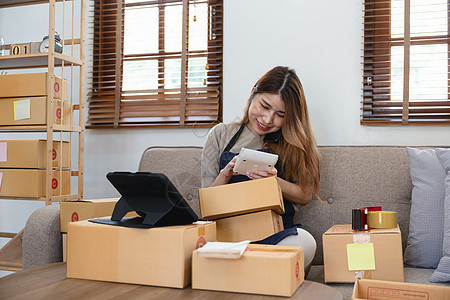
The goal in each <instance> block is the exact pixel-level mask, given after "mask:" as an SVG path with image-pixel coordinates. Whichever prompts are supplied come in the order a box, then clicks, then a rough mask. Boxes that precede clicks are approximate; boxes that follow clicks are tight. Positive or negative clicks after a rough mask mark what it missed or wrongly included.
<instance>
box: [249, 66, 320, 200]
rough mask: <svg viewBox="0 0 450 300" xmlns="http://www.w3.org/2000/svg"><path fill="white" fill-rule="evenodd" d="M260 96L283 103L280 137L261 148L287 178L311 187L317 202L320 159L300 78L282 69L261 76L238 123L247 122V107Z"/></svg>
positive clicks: (287, 69)
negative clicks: (275, 156) (276, 97)
mask: <svg viewBox="0 0 450 300" xmlns="http://www.w3.org/2000/svg"><path fill="white" fill-rule="evenodd" d="M261 93H269V94H277V95H279V96H280V97H281V99H282V100H283V101H284V104H285V115H284V123H283V126H282V127H281V132H282V134H281V136H280V138H279V139H278V140H277V141H276V142H267V143H265V145H264V147H267V148H268V149H269V150H270V151H271V152H272V153H275V154H278V155H279V157H280V159H281V166H282V170H283V173H284V175H285V177H286V179H290V178H292V179H294V180H295V181H297V182H298V183H299V184H301V185H302V186H307V187H313V192H314V195H315V196H316V198H317V199H319V200H320V197H319V182H320V168H321V158H320V154H319V151H318V149H317V145H316V141H315V138H314V133H313V131H312V129H311V124H310V121H309V114H308V107H307V105H306V99H305V94H304V92H303V87H302V84H301V82H300V79H299V78H298V76H297V74H296V73H295V71H294V70H292V69H289V68H287V67H281V66H278V67H275V68H273V69H272V70H270V71H268V72H267V73H266V74H264V75H263V76H262V77H261V78H260V79H259V80H258V82H257V83H256V84H255V86H254V88H253V90H252V94H251V95H250V98H249V99H248V103H247V106H246V108H245V113H244V116H243V118H242V121H241V124H245V123H247V122H248V121H249V117H248V110H249V107H250V105H251V103H252V101H253V99H254V98H255V96H256V95H257V94H261Z"/></svg>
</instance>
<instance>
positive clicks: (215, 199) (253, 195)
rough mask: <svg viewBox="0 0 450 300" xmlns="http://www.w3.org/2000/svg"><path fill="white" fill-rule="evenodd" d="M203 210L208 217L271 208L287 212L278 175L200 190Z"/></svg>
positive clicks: (206, 217) (213, 217)
mask: <svg viewBox="0 0 450 300" xmlns="http://www.w3.org/2000/svg"><path fill="white" fill-rule="evenodd" d="M198 192H199V199H200V210H201V214H202V217H203V218H204V219H206V220H216V219H220V218H225V217H230V216H236V215H242V214H245V213H249V212H256V211H262V210H268V209H271V210H273V211H275V212H277V213H279V214H283V213H284V205H283V196H282V195H281V188H280V186H279V185H278V181H277V179H276V178H275V177H269V178H264V179H255V180H249V181H244V182H238V183H231V184H225V185H220V186H214V187H209V188H203V189H199V191H198Z"/></svg>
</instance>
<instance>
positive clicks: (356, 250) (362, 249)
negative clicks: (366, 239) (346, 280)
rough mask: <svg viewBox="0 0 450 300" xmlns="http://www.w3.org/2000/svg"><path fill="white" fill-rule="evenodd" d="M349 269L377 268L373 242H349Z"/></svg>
mask: <svg viewBox="0 0 450 300" xmlns="http://www.w3.org/2000/svg"><path fill="white" fill-rule="evenodd" d="M347 260H348V269H349V271H362V270H375V252H374V250H373V243H362V244H347Z"/></svg>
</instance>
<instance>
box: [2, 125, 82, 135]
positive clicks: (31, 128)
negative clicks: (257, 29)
mask: <svg viewBox="0 0 450 300" xmlns="http://www.w3.org/2000/svg"><path fill="white" fill-rule="evenodd" d="M53 131H58V132H59V131H62V132H81V127H79V126H70V125H58V124H54V125H53ZM6 132H47V126H46V125H14V126H0V133H6Z"/></svg>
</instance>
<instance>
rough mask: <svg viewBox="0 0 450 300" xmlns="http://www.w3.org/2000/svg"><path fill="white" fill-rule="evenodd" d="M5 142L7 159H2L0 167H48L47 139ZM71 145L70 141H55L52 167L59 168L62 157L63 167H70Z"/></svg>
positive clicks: (0, 142)
mask: <svg viewBox="0 0 450 300" xmlns="http://www.w3.org/2000/svg"><path fill="white" fill-rule="evenodd" d="M2 143H5V144H6V145H5V144H4V147H6V148H5V149H6V150H5V151H6V160H5V161H2V160H0V168H33V169H45V168H46V167H47V155H46V152H47V141H45V140H9V141H0V144H2ZM69 152H70V145H69V143H68V142H62V143H61V142H58V141H54V142H53V148H52V156H51V157H52V167H54V168H59V167H60V162H61V159H62V168H70V160H69Z"/></svg>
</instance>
